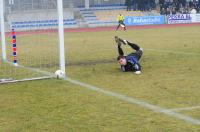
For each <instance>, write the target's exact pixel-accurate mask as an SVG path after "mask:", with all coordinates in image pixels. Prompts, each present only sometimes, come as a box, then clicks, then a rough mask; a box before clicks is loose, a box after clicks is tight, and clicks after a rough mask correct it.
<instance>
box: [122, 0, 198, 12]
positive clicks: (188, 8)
mask: <svg viewBox="0 0 200 132" xmlns="http://www.w3.org/2000/svg"><path fill="white" fill-rule="evenodd" d="M125 5H126V7H127V11H131V10H133V11H136V10H139V11H151V10H156V9H158V11H160V14H161V15H170V14H189V13H190V14H195V13H200V0H157V1H156V0H126V1H125Z"/></svg>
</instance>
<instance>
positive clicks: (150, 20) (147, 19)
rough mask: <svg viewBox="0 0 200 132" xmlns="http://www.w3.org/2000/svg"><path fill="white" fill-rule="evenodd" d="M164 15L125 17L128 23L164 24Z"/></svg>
mask: <svg viewBox="0 0 200 132" xmlns="http://www.w3.org/2000/svg"><path fill="white" fill-rule="evenodd" d="M164 23H165V17H164V16H141V17H129V16H127V17H125V24H126V25H150V24H164Z"/></svg>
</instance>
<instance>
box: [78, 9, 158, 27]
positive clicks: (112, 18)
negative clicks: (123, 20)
mask: <svg viewBox="0 0 200 132" xmlns="http://www.w3.org/2000/svg"><path fill="white" fill-rule="evenodd" d="M79 10H80V14H81V15H82V17H83V19H84V21H85V22H86V23H87V24H88V26H89V27H98V26H113V25H116V24H117V23H118V22H117V15H118V14H123V15H124V16H149V15H159V12H157V11H155V10H152V11H129V12H127V11H126V7H125V6H105V7H91V8H90V9H84V8H79Z"/></svg>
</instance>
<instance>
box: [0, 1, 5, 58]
mask: <svg viewBox="0 0 200 132" xmlns="http://www.w3.org/2000/svg"><path fill="white" fill-rule="evenodd" d="M0 13H1V14H0V19H1V44H2V60H3V61H6V41H5V23H4V1H3V0H0Z"/></svg>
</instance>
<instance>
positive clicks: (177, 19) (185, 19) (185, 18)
mask: <svg viewBox="0 0 200 132" xmlns="http://www.w3.org/2000/svg"><path fill="white" fill-rule="evenodd" d="M191 22H192V17H191V15H190V14H176V15H168V16H167V23H168V24H176V23H191Z"/></svg>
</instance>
